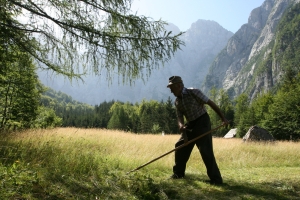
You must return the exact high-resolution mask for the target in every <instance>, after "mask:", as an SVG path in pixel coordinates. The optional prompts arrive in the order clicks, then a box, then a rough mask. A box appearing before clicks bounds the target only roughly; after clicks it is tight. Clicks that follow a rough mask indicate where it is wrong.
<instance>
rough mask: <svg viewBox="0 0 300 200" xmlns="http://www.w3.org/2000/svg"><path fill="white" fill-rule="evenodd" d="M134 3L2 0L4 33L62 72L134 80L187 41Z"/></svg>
mask: <svg viewBox="0 0 300 200" xmlns="http://www.w3.org/2000/svg"><path fill="white" fill-rule="evenodd" d="M130 7H131V0H105V1H103V0H55V1H53V0H43V1H40V0H22V1H21V0H0V16H1V20H0V22H1V23H0V30H1V31H0V37H3V38H7V40H8V41H10V42H11V43H12V44H14V45H16V46H18V47H19V48H20V50H21V51H24V52H27V53H29V54H30V55H31V56H33V57H34V58H35V59H36V61H38V63H39V64H40V66H41V67H46V68H50V69H52V70H54V71H56V72H58V73H62V74H66V75H69V76H70V77H71V76H76V75H79V74H80V73H85V71H82V69H89V70H90V71H92V72H93V73H95V74H99V75H100V74H101V75H105V74H106V76H107V77H112V75H113V74H114V73H115V72H117V73H119V74H120V75H121V77H122V78H123V81H131V78H138V77H140V76H141V75H143V73H146V74H147V75H149V74H150V73H151V70H152V69H153V68H154V67H158V66H159V62H160V61H161V62H166V61H168V59H170V57H171V56H172V55H173V54H174V52H175V51H176V50H177V49H179V48H180V46H181V45H182V44H183V42H182V41H180V40H179V36H180V35H181V34H182V33H179V34H177V35H172V33H171V32H166V31H165V25H166V22H164V21H161V20H159V21H153V20H152V19H151V18H148V17H145V16H137V15H134V14H130V13H131V10H130ZM20 31H22V32H24V35H20V34H19V32H20ZM82 65H83V68H80V67H81V66H82ZM144 69H147V71H145V70H144Z"/></svg>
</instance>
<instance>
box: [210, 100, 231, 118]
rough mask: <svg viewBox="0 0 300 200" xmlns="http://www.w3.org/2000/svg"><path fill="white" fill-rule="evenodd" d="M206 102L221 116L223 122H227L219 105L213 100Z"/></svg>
mask: <svg viewBox="0 0 300 200" xmlns="http://www.w3.org/2000/svg"><path fill="white" fill-rule="evenodd" d="M207 104H208V105H209V106H210V107H211V108H212V109H213V110H214V111H215V112H216V113H217V114H218V115H219V117H220V118H221V120H222V122H223V124H228V123H229V122H228V120H227V119H226V118H225V117H224V115H223V113H222V112H221V110H220V108H219V106H217V105H216V104H215V102H213V101H212V100H210V99H209V100H208V101H207Z"/></svg>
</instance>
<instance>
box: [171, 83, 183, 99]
mask: <svg viewBox="0 0 300 200" xmlns="http://www.w3.org/2000/svg"><path fill="white" fill-rule="evenodd" d="M170 90H171V93H173V94H174V96H176V97H180V96H181V91H182V87H181V85H180V84H178V83H175V84H173V85H171V86H170Z"/></svg>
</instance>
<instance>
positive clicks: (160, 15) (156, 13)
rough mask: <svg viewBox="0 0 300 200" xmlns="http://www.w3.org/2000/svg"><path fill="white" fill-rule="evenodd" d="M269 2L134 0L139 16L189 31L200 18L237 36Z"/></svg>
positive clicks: (250, 0)
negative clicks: (263, 5) (254, 13)
mask: <svg viewBox="0 0 300 200" xmlns="http://www.w3.org/2000/svg"><path fill="white" fill-rule="evenodd" d="M264 1H265V0H133V3H132V6H131V10H132V11H133V12H137V15H144V16H146V17H151V18H153V19H154V20H159V19H162V20H163V21H166V22H168V23H173V24H174V25H176V26H177V27H178V28H179V29H180V31H187V30H188V29H189V28H190V27H191V25H192V23H194V22H196V21H197V20H198V19H204V20H212V21H215V22H218V23H219V24H220V25H221V26H222V27H223V28H225V29H227V30H229V31H231V32H233V33H235V32H236V31H238V29H239V28H240V27H241V26H242V25H243V24H246V23H247V22H248V18H249V16H250V13H251V11H252V10H253V9H254V8H257V7H259V6H261V5H262V4H263V2H264Z"/></svg>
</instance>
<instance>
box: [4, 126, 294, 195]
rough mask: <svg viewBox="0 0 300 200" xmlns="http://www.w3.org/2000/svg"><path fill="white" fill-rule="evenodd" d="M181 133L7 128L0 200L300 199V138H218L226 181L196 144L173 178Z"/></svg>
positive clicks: (218, 155) (218, 154) (218, 157)
mask: <svg viewBox="0 0 300 200" xmlns="http://www.w3.org/2000/svg"><path fill="white" fill-rule="evenodd" d="M178 138H179V135H165V136H162V135H152V134H143V135H141V134H132V133H128V132H121V131H111V130H104V129H78V128H56V129H48V130H40V129H39V130H28V131H23V132H16V133H2V137H1V141H0V160H1V162H0V176H1V184H0V199H4V200H6V199H8V200H10V199H19V200H20V199H50V200H52V199H53V200H54V199H55V200H59V199H70V200H71V199H94V200H96V199H122V200H123V199H125V200H127V199H172V200H176V199H178V200H179V199H180V200H181V199H182V200H188V199H191V200H194V199H195V200H198V199H270V200H271V199H272V200H273V199H300V153H299V152H300V143H296V142H288V141H278V142H275V143H251V142H250V143H249V142H248V143H244V142H243V141H242V140H241V139H224V138H214V139H213V143H214V152H215V156H216V160H217V163H218V165H219V168H220V170H221V173H222V176H223V179H224V184H223V185H210V184H208V183H206V182H205V180H208V177H207V175H206V169H205V166H204V164H203V162H202V159H201V158H200V154H199V152H198V149H197V148H196V147H195V148H194V150H193V153H192V155H191V158H190V160H189V162H188V166H187V171H186V177H185V178H184V179H180V180H172V179H169V176H170V175H171V174H172V166H173V162H174V153H171V154H169V155H167V156H165V157H163V158H161V159H159V160H157V161H155V162H153V163H151V164H149V165H147V166H145V167H143V168H141V169H139V170H137V171H135V172H132V173H128V172H129V171H131V170H133V169H135V168H137V167H139V166H141V165H143V164H145V163H147V162H149V161H151V160H153V159H155V158H157V157H158V156H160V155H162V154H164V153H166V152H169V151H170V150H172V149H173V148H174V144H175V142H176V141H177V139H178Z"/></svg>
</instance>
